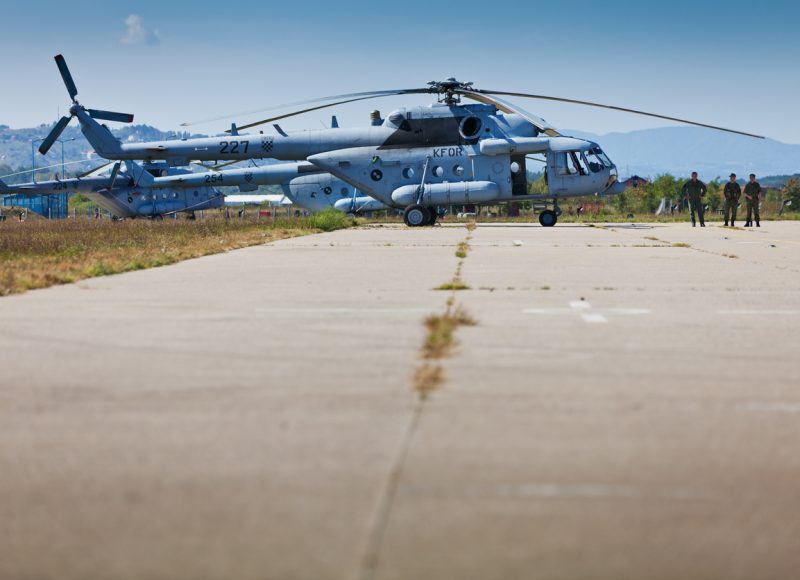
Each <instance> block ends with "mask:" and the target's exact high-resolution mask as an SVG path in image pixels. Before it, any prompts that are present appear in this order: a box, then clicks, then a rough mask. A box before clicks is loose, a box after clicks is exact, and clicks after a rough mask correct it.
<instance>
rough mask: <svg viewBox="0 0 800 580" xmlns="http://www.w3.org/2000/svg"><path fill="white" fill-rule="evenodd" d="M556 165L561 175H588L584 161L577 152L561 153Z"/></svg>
mask: <svg viewBox="0 0 800 580" xmlns="http://www.w3.org/2000/svg"><path fill="white" fill-rule="evenodd" d="M556 163H557V167H558V173H559V174H560V175H586V174H587V173H588V170H587V169H586V167H585V166H584V165H583V161H582V160H581V158H580V157H579V156H578V154H577V153H576V152H575V151H567V152H566V153H559V154H558V158H557V161H556Z"/></svg>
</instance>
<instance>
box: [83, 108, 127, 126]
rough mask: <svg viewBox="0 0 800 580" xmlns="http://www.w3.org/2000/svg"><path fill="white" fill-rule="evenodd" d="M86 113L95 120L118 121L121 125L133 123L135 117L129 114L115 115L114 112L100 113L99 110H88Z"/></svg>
mask: <svg viewBox="0 0 800 580" xmlns="http://www.w3.org/2000/svg"><path fill="white" fill-rule="evenodd" d="M86 112H87V113H89V115H90V116H91V117H92V118H93V119H102V120H104V121H117V122H119V123H133V115H129V114H128V113H114V112H113V111H100V110H98V109H86Z"/></svg>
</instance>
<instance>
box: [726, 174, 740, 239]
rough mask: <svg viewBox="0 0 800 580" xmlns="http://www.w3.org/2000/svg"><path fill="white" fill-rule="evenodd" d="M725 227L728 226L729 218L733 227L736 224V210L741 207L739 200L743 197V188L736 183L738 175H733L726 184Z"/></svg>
mask: <svg viewBox="0 0 800 580" xmlns="http://www.w3.org/2000/svg"><path fill="white" fill-rule="evenodd" d="M723 194H724V195H725V225H726V226H727V225H728V216H729V215H730V218H731V227H733V226H735V225H736V224H735V223H734V222H736V208H738V207H739V198H740V197H742V188H741V187H739V184H738V183H736V174H735V173H731V180H730V181H729V182H728V183H726V184H725V190H724V191H723Z"/></svg>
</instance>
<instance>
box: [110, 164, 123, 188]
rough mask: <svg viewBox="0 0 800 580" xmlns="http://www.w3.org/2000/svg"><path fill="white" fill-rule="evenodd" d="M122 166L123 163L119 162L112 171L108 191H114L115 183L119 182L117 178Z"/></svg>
mask: <svg viewBox="0 0 800 580" xmlns="http://www.w3.org/2000/svg"><path fill="white" fill-rule="evenodd" d="M121 166H122V161H117V162H116V163H115V164H114V168H113V169H112V170H111V176H110V177H109V179H108V190H109V191H111V190H112V189H114V182H116V181H117V176H118V175H119V168H120V167H121Z"/></svg>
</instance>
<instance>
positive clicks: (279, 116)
mask: <svg viewBox="0 0 800 580" xmlns="http://www.w3.org/2000/svg"><path fill="white" fill-rule="evenodd" d="M420 91H422V89H420ZM424 92H428V91H427V89H426V90H425V91H424ZM397 94H409V92H408V91H406V92H405V93H385V94H378V95H370V96H368V97H356V98H354V99H345V100H343V101H335V102H333V103H327V104H325V105H318V106H316V107H309V108H307V109H300V110H299V111H292V112H291V113H285V114H283V115H278V116H277V117H270V118H269V119H262V120H261V121H256V122H255V123H248V124H247V125H241V126H239V127H237V129H239V130H240V131H241V130H243V129H249V128H251V127H257V126H258V125H263V124H265V123H271V122H273V121H278V120H280V119H286V118H288V117H294V116H297V115H302V114H303V113H310V112H311V111H319V110H320V109H327V108H328V107H335V106H336V105H344V104H346V103H354V102H356V101H366V100H367V99H377V98H380V97H390V96H392V95H397ZM225 132H226V133H230V129H228V130H227V131H225Z"/></svg>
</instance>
